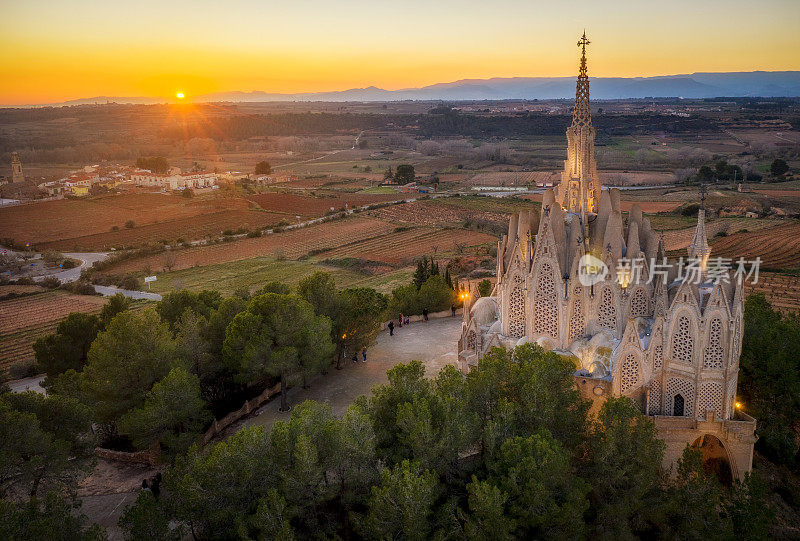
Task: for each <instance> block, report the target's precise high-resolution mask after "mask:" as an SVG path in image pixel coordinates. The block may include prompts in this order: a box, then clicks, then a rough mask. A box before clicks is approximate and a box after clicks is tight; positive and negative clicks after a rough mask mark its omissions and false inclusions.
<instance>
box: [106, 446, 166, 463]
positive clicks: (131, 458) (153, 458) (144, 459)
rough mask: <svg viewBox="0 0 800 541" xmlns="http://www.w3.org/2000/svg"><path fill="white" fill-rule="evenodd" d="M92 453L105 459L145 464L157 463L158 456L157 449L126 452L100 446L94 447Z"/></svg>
mask: <svg viewBox="0 0 800 541" xmlns="http://www.w3.org/2000/svg"><path fill="white" fill-rule="evenodd" d="M94 454H95V455H96V456H97V458H105V459H106V460H114V461H116V462H125V463H126V464H145V465H148V466H155V465H156V464H158V456H159V452H158V450H157V449H152V450H150V451H136V452H135V453H128V452H125V451H114V450H113V449H104V448H102V447H95V450H94Z"/></svg>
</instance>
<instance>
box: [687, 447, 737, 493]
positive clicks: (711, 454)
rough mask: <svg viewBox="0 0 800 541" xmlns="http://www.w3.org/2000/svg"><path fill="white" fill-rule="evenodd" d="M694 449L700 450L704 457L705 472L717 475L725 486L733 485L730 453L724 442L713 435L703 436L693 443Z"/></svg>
mask: <svg viewBox="0 0 800 541" xmlns="http://www.w3.org/2000/svg"><path fill="white" fill-rule="evenodd" d="M692 449H699V450H700V452H701V453H702V455H703V470H704V471H705V472H706V473H707V474H709V475H715V476H716V477H717V479H718V480H719V482H720V483H722V485H723V486H725V487H729V486H731V484H732V483H733V471H732V468H731V462H730V459H729V458H728V451H727V450H726V449H725V446H724V445H723V444H722V441H720V439H719V438H718V437H716V436H712V435H711V434H703V435H702V436H700V437H699V438H697V439H696V440H694V443H692Z"/></svg>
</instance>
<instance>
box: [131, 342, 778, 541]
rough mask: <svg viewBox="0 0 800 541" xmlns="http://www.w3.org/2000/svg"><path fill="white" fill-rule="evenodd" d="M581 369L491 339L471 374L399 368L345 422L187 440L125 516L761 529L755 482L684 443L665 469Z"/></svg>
mask: <svg viewBox="0 0 800 541" xmlns="http://www.w3.org/2000/svg"><path fill="white" fill-rule="evenodd" d="M572 371H573V369H572V367H571V363H570V362H569V361H568V360H566V359H564V358H562V357H560V356H559V355H557V354H555V353H552V352H550V353H547V352H544V351H543V350H542V349H541V348H539V347H538V346H535V345H526V346H520V347H517V348H516V349H515V350H514V351H506V350H500V349H495V350H493V351H492V352H491V354H490V355H489V356H488V357H485V358H484V359H482V360H481V361H479V363H478V366H477V367H476V368H474V369H473V370H472V371H471V372H470V373H469V374H468V375H466V376H465V375H463V374H462V373H460V372H459V371H457V370H456V369H455V368H453V367H446V368H445V369H444V370H442V371H441V372H440V373H439V374H438V375H436V376H435V378H433V379H428V378H426V377H425V373H424V368H423V366H422V364H421V363H418V362H412V363H410V364H407V365H398V366H396V367H394V368H393V369H392V370H390V371H389V374H388V376H389V382H388V383H387V384H385V385H381V386H379V387H376V388H375V389H374V390H373V395H372V397H371V398H370V399H366V398H364V397H362V398H360V399H358V400H356V401H355V403H354V404H353V405H352V406H351V407H350V408H349V409H348V411H347V412H346V414H345V415H344V416H343V417H341V418H338V417H336V416H334V415H333V414H332V412H331V408H330V406H329V405H327V404H319V403H316V402H304V403H303V404H300V405H299V406H297V407H296V408H295V409H294V410H293V412H292V415H291V417H290V419H289V420H288V421H286V422H283V421H279V422H277V423H275V425H274V426H273V428H272V429H271V430H266V429H264V428H263V427H252V428H246V429H243V430H240V431H239V432H237V433H236V434H235V435H233V436H232V437H231V438H229V439H228V440H227V441H223V442H220V443H218V444H216V445H214V446H213V447H211V448H210V449H207V450H206V451H205V452H200V451H199V450H198V449H196V448H193V449H191V450H190V451H189V452H188V454H187V455H186V456H185V457H179V458H178V460H177V461H176V464H175V466H174V467H173V468H171V469H170V470H169V471H168V472H167V473H166V475H165V487H166V491H165V492H164V493H163V494H164V495H163V496H162V498H161V500H159V501H156V500H153V499H152V498H150V497H149V496H142V497H140V498H139V501H137V503H136V505H135V506H134V507H132V508H130V509H129V510H128V511H127V512H126V515H125V517H126V518H125V519H124V520H123V522H122V524H123V526H125V527H126V529H127V530H128V532H129V533H131V534H132V533H133V532H135V531H140V532H143V531H158V532H161V534H159V535H162V534H163V532H164V531H169V530H170V529H172V530H173V532H174V528H176V527H177V526H185V527H186V528H187V529H188V530H189V531H191V532H192V533H193V534H194V535H195V536H197V537H198V538H229V537H238V538H244V537H246V538H263V539H266V538H269V539H295V538H299V539H308V538H312V537H314V538H320V537H321V538H352V537H354V536H361V537H363V538H366V539H430V538H437V539H465V538H466V539H490V538H491V539H495V538H497V539H553V538H560V539H583V538H590V537H591V538H609V539H618V538H626V539H629V538H636V537H646V538H674V537H675V535H676V534H677V533H687V534H690V535H689V537H691V535H693V534H695V533H696V534H697V537H698V538H712V539H717V538H720V539H724V538H731V537H732V533H733V532H743V531H747V533H746V534H745V536H747V537H749V538H755V539H760V538H764V533H765V531H766V530H765V524H766V523H765V521H764V520H762V519H760V518H746V517H755V516H757V515H763V514H764V511H763V510H762V509H759V506H763V505H764V502H763V500H762V495H760V493H759V490H758V486H757V485H756V484H753V483H752V482H750V481H749V480H748V481H747V482H745V483H738V484H736V485H735V486H734V487H733V488H732V489H723V488H722V487H721V486H720V485H719V484H718V483H717V481H716V479H715V478H714V477H709V476H708V475H707V474H706V473H705V471H704V470H703V468H702V467H701V466H700V465H699V462H698V453H697V451H693V450H691V449H689V448H688V447H687V450H686V451H685V453H684V456H683V459H682V461H681V463H680V464H679V467H678V475H677V477H676V478H675V479H670V477H669V476H668V475H666V472H664V471H663V470H662V468H661V460H662V456H663V451H664V444H663V442H661V441H660V440H658V439H657V437H656V432H655V427H654V424H653V422H652V420H650V419H648V418H647V417H645V416H643V415H642V414H641V413H639V411H638V409H637V407H636V405H635V404H634V403H633V402H632V401H631V400H629V399H627V398H619V399H611V400H609V401H608V402H606V404H605V405H604V406H603V408H602V409H601V411H600V413H599V415H598V416H597V418H596V419H592V418H590V417H588V414H587V407H586V404H585V403H584V402H583V400H582V399H581V398H580V395H579V394H578V392H577V390H576V388H575V384H574V380H573V378H572V375H571V374H572ZM766 512H767V513H768V510H767V511H766ZM735 520H744V521H745V522H744V523H743V524H742V525H738V526H737V525H735V524H734V521H735ZM170 521H172V522H170ZM742 528H747V530H743V529H742Z"/></svg>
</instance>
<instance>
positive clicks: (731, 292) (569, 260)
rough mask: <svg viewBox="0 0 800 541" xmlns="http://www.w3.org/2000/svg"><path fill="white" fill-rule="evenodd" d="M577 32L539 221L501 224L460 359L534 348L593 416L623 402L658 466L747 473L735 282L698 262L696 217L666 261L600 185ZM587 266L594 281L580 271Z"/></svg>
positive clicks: (529, 218) (701, 256) (703, 253)
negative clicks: (560, 143) (644, 425)
mask: <svg viewBox="0 0 800 541" xmlns="http://www.w3.org/2000/svg"><path fill="white" fill-rule="evenodd" d="M587 44H588V41H587V40H586V37H585V35H584V37H583V38H582V39H581V41H580V42H579V43H578V45H579V46H581V47H582V49H583V54H582V58H581V65H580V73H579V76H578V81H577V91H576V98H575V108H574V112H573V121H572V125H571V126H570V127H569V128H568V129H567V144H568V146H567V159H566V160H565V162H564V171H563V173H562V177H561V182H560V184H559V185H558V186H557V187H556V188H555V190H547V191H546V192H545V193H544V195H543V200H542V207H541V208H542V210H541V213H537V212H535V211H531V212H522V213H520V214H517V215H515V216H513V217H512V218H511V220H510V222H509V227H508V234H507V235H505V236H503V238H502V239H501V240H500V242H499V245H498V252H497V284H496V286H495V289H494V291H493V292H492V295H491V296H489V297H485V298H477V299H475V296H476V295H472V296H471V300H470V301H468V303H467V306H466V307H465V310H464V323H463V330H462V337H461V339H460V340H459V363H460V366H461V369H462V370H465V371H468V370H469V369H470V367H472V366H475V365H476V364H477V362H478V359H479V358H480V357H481V356H483V355H484V354H485V353H486V352H487V351H488V350H489V349H490V348H492V347H494V346H499V347H513V346H515V345H519V344H523V343H528V342H535V343H538V344H539V345H541V346H543V347H544V348H546V349H550V350H555V351H557V352H559V353H561V354H563V355H566V356H569V357H571V358H573V359H574V361H575V363H576V372H575V379H576V385H577V386H578V388H579V389H580V391H581V393H582V394H583V396H584V397H586V398H587V399H590V400H592V402H593V408H595V409H597V408H599V406H600V405H601V404H602V402H603V401H604V400H605V398H606V397H608V396H620V395H623V396H628V397H630V398H631V399H633V400H634V401H636V402H637V403H638V404H639V406H640V408H641V410H642V412H643V413H645V414H646V415H649V416H651V417H652V418H653V419H654V421H655V423H656V426H657V427H658V430H659V437H661V438H662V439H663V440H664V441H665V442H666V444H667V450H666V456H665V465H666V466H667V467H669V466H671V465H673V464H674V463H675V461H676V460H677V459H678V458H679V457H680V455H681V453H682V452H683V449H684V448H685V446H686V445H693V446H696V447H698V448H700V449H701V451H702V452H703V455H704V459H705V460H706V461H707V464H709V465H710V466H707V467H710V468H712V469H714V470H715V471H716V472H717V473H718V474H720V475H721V477H722V478H723V480H726V479H728V480H730V479H734V478H742V477H743V476H744V474H745V473H746V472H748V471H750V469H751V466H752V454H753V444H754V443H755V439H756V438H755V436H754V431H755V420H754V419H752V417H749V416H747V415H746V414H744V413H742V412H740V411H738V410H737V408H736V385H737V378H738V372H739V355H740V352H741V344H742V322H743V305H744V295H745V292H744V287H743V283H742V280H741V279H740V278H738V277H736V276H734V275H733V274H730V273H728V272H724V273H720V272H716V273H714V272H713V269H712V268H710V267H709V259H710V248H709V245H708V241H707V238H706V232H705V210H704V209H701V210H700V212H699V215H698V221H697V226H696V230H695V233H694V238H693V239H692V243H691V245H690V246H689V248H688V253H687V260H688V264H687V265H678V264H674V263H675V262H668V261H667V260H666V258H665V254H664V246H663V242H662V241H661V239H660V237H659V235H658V233H656V232H655V231H654V230H653V228H652V227H651V225H650V222H649V220H648V219H647V218H646V217H644V216H643V215H642V211H641V209H640V208H639V207H638V206H637V205H633V207H632V208H631V209H630V211H629V213H628V215H627V217H623V215H622V209H621V204H620V194H619V190H617V189H611V190H608V189H602V187H601V184H600V180H599V176H598V174H597V166H596V163H595V159H594V138H595V129H594V128H593V127H592V122H591V114H590V109H589V80H588V75H587V68H586V45H587ZM587 262H589V263H591V266H592V267H593V268H594V267H596V270H598V272H595V273H593V274H589V273H587V268H588V267H587Z"/></svg>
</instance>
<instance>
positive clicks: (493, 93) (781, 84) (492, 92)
mask: <svg viewBox="0 0 800 541" xmlns="http://www.w3.org/2000/svg"><path fill="white" fill-rule="evenodd" d="M590 81H591V93H592V98H594V99H601V100H605V99H623V98H716V97H723V96H725V97H748V96H753V97H785V96H800V71H746V72H729V73H691V74H688V75H663V76H658V77H592V78H590ZM574 95H575V77H511V78H492V79H463V80H460V81H455V82H452V83H438V84H434V85H430V86H424V87H422V88H406V89H402V90H384V89H382V88H377V87H374V86H370V87H367V88H351V89H349V90H340V91H334V92H311V93H299V94H278V93H270V92H263V91H260V90H257V91H254V92H239V91H235V92H217V93H214V94H206V95H202V96H195V97H194V98H193V101H195V102H268V101H333V102H345V101H400V100H446V101H459V100H507V99H558V98H571V97H573V96H574ZM106 102H116V103H163V102H164V99H163V98H147V97H127V98H126V97H106V96H101V97H96V98H88V99H79V100H71V101H66V102H62V103H56V104H49V105H80V104H89V103H106Z"/></svg>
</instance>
